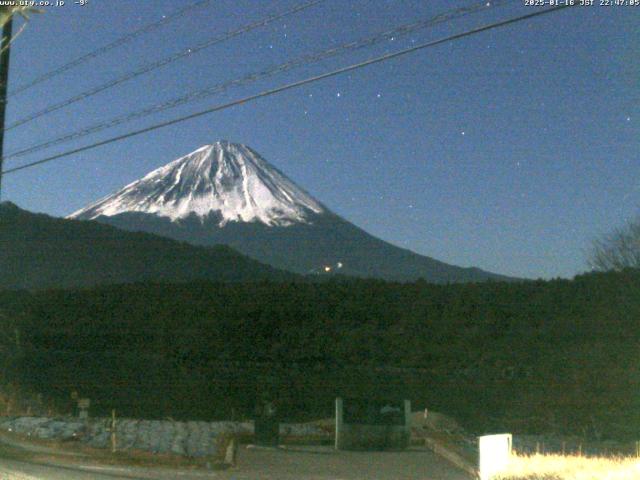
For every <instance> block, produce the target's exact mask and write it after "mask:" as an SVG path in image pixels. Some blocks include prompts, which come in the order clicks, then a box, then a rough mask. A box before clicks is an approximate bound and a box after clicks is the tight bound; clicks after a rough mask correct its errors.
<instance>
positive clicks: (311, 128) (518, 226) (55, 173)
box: [3, 0, 640, 278]
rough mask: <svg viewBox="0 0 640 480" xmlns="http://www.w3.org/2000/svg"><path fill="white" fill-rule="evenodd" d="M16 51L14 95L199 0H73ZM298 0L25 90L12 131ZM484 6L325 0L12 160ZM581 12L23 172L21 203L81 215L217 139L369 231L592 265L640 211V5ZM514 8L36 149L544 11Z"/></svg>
mask: <svg viewBox="0 0 640 480" xmlns="http://www.w3.org/2000/svg"><path fill="white" fill-rule="evenodd" d="M66 3H67V5H65V6H64V7H52V8H47V9H46V11H45V13H44V14H42V15H37V16H34V17H33V18H32V20H31V21H30V24H29V25H28V27H27V29H26V30H25V31H24V33H23V34H22V35H21V37H19V39H18V40H16V42H15V44H14V46H13V49H12V60H11V61H12V63H11V77H10V84H11V86H12V87H16V86H19V85H20V84H23V83H25V82H27V81H29V80H31V79H32V78H34V77H35V76H37V75H38V74H42V73H45V72H47V71H49V70H51V69H52V68H55V67H57V66H59V65H60V64H62V63H64V62H66V61H69V60H71V59H73V58H75V57H77V56H79V55H81V54H83V53H86V52H88V51H91V50H93V49H95V48H97V47H100V46H102V45H104V44H106V43H108V42H109V41H112V40H114V39H116V38H118V37H120V36H121V35H124V34H126V33H128V32H131V31H133V30H135V29H136V28H138V27H140V26H142V25H144V24H147V23H149V22H151V21H154V20H157V19H159V18H161V16H162V15H168V14H171V12H173V11H175V10H176V9H177V8H180V7H181V6H184V5H186V4H187V3H188V2H185V1H180V2H178V1H175V0H153V1H152V0H146V1H134V0H102V1H99V0H89V2H88V5H86V6H84V7H80V6H76V5H73V0H67V2H66ZM297 3H301V2H300V0H298V2H296V1H294V0H278V1H273V2H271V1H269V2H267V1H265V2H256V1H255V0H213V1H212V2H211V4H210V5H209V6H207V7H203V8H200V9H199V10H198V11H197V14H192V15H188V16H185V17H184V18H181V19H180V20H177V21H175V22H172V23H170V24H168V25H166V26H164V27H163V28H161V29H159V30H157V31H156V32H154V33H153V34H149V35H145V36H143V37H141V38H139V39H137V40H136V41H134V42H132V43H130V44H129V45H127V46H126V47H124V48H118V49H115V50H113V51H111V52H110V53H109V54H106V55H104V56H101V57H99V58H96V59H94V60H92V61H90V62H87V63H86V64H84V65H83V66H82V67H80V68H76V69H74V70H72V71H70V72H68V73H66V74H64V75H62V76H60V77H58V78H56V79H53V80H51V81H49V82H46V83H43V84H41V85H39V86H37V87H34V88H31V89H29V90H27V91H26V92H24V93H21V94H19V95H16V96H14V97H12V98H11V99H10V103H9V108H8V113H7V115H8V118H7V121H8V123H11V122H12V121H15V120H18V119H20V118H22V117H24V116H25V115H28V114H30V113H32V112H35V111H38V110H41V109H42V108H45V107H47V106H48V105H49V104H51V103H55V102H57V101H60V100H64V99H66V98H68V97H71V96H73V95H75V94H77V93H80V92H82V91H84V90H86V89H87V88H90V87H92V86H95V85H98V84H100V83H102V82H104V81H107V80H109V79H111V78H115V77H117V76H119V75H121V74H123V73H125V72H127V71H129V70H132V69H134V68H136V67H138V66H140V65H141V64H143V63H145V62H149V61H154V60H157V59H160V58H162V57H165V56H167V55H169V54H171V53H175V52H178V51H180V50H182V49H184V48H187V47H190V46H193V45H196V44H198V43H199V42H202V41H205V40H207V39H209V38H211V37H213V36H215V35H217V34H219V33H222V32H224V31H226V30H229V29H233V28H236V27H238V26H241V25H243V24H246V23H248V22H249V21H251V20H257V19H259V18H261V17H263V16H265V15H266V14H268V13H273V12H277V11H283V10H286V9H287V8H289V7H291V6H293V5H295V4H297ZM474 3H476V2H474V1H424V0H422V1H412V0H394V1H392V0H372V1H367V0H354V1H348V2H345V1H342V0H326V1H325V2H324V3H322V4H321V5H319V6H316V7H313V8H311V9H309V10H307V11H305V12H302V13H299V14H297V15H294V16H292V17H289V18H287V19H286V20H282V21H278V22H277V23H275V24H272V25H270V26H268V27H264V28H260V29H257V30H255V31H253V32H251V33H248V34H246V35H243V36H241V37H238V38H235V39H232V40H230V41H228V42H225V43H223V44H221V45H217V46H214V47H212V48H208V49H205V50H203V51H200V52H198V53H196V54H194V55H192V56H190V57H188V58H185V59H182V60H179V61H177V62H175V63H173V64H171V65H169V66H166V67H163V68H160V69H158V70H156V71H154V72H152V73H150V74H147V75H144V76H141V77H139V78H137V79H136V80H133V81H130V82H127V83H124V84H122V85H120V86H118V87H115V88H112V89H109V90H107V91H105V92H102V93H100V94H98V95H96V96H94V97H92V98H91V99H88V100H87V101H84V102H80V103H77V104H75V105H73V106H71V107H69V108H66V109H63V110H60V111H58V112H55V113H52V114H50V115H47V116H44V117H42V118H41V119H39V120H37V121H34V122H31V123H29V124H26V125H23V126H21V127H18V128H16V129H13V130H11V131H9V132H8V133H7V137H6V145H5V152H7V153H11V152H12V151H15V150H17V149H20V148H23V147H27V146H30V145H32V144H35V143H40V142H41V141H45V140H48V139H50V138H55V137H57V136H59V135H63V134H65V133H68V132H71V131H74V130H77V129H80V128H82V127H83V126H86V125H90V124H91V123H94V122H96V121H99V120H101V119H107V118H110V117H113V116H116V115H119V114H123V113H128V112H130V111H134V110H136V109H140V108H143V107H146V106H150V105H154V104H157V103H160V102H162V101H164V100H167V99H171V98H173V97H177V96H180V95H182V94H184V93H187V92H189V91H192V90H195V89H198V88H203V87H206V86H208V85H213V84H216V83H219V82H222V81H225V80H230V79H233V78H236V77H239V76H242V75H244V74H246V73H249V72H252V71H255V70H260V69H262V68H264V67H266V66H269V65H271V64H275V63H280V62H283V61H285V60H287V59H289V58H292V57H294V56H297V55H301V54H304V53H309V52H314V51H318V50H321V49H323V48H328V47H330V46H337V45H339V44H341V43H344V42H347V41H349V40H355V39H358V38H361V37H364V36H367V35H372V34H374V33H376V32H378V31H381V30H384V29H388V28H391V27H394V26H398V25H401V24H403V23H408V22H412V21H415V20H417V19H422V18H427V17H429V16H432V15H434V14H437V13H440V12H444V11H447V10H449V9H451V8H454V7H459V6H464V5H472V4H474ZM598 3H599V1H598V0H596V5H594V6H592V7H579V8H578V7H577V8H572V9H567V10H565V11H562V12H558V13H554V14H551V15H548V16H543V17H541V18H536V19H534V20H531V21H529V22H526V23H520V24H515V25H512V26H509V27H505V28H501V29H498V30H493V31H490V32H486V33H481V34H478V35H474V36H472V37H468V38H465V39H463V40H459V41H455V42H451V43H448V44H446V45H442V46H438V47H435V48H431V49H427V50H423V51H421V52H418V53H415V54H412V55H410V56H406V57H403V58H401V59H397V60H392V61H389V62H386V63H383V64H378V65H375V66H372V67H368V68H366V69H362V70H359V71H356V72H353V73H351V74H350V75H345V76H341V77H336V78H332V79H328V80H324V81H322V82H318V83H316V84H313V85H310V86H306V87H303V88H300V89H297V90H293V91H288V92H286V93H283V94H280V95H276V96H272V97H269V98H264V99H260V100H258V101H255V102H252V103H249V104H246V105H243V106H239V107H235V108H232V109H229V110H226V111H224V112H219V113H215V114H212V115H209V116H206V117H201V118H199V119H195V120H192V121H189V122H186V123H183V124H180V125H176V126H173V127H169V128H167V129H163V130H160V131H156V132H153V133H150V134H147V135H144V136H140V137H136V138H133V139H130V140H126V141H122V142H118V143H116V144H112V145H109V146H106V147H102V148H99V149H96V150H93V151H90V152H85V153H82V154H79V155H76V156H74V157H70V158H66V159H62V160H59V161H55V162H51V163H49V164H47V165H43V166H41V167H37V168H32V169H29V170H24V171H22V172H19V173H15V174H12V175H7V176H6V177H5V178H4V181H3V183H4V184H3V190H4V191H3V199H5V200H11V201H13V202H15V203H17V204H18V205H20V206H21V207H23V208H27V209H29V210H33V211H39V212H46V213H49V214H52V215H57V216H63V215H66V214H68V213H70V212H72V211H74V210H75V209H78V208H80V207H82V206H84V205H85V204H87V203H89V202H91V201H93V200H95V199H97V198H99V197H101V196H104V195H106V194H108V193H110V192H112V191H114V190H116V189H119V188H120V187H122V186H124V185H125V184H127V183H129V182H131V181H133V180H135V179H137V178H139V177H140V176H142V175H144V174H145V173H147V172H148V171H149V170H151V169H154V168H156V167H159V166H161V165H163V164H165V163H167V162H169V161H170V160H172V159H174V158H176V157H178V156H181V155H184V154H186V153H188V152H190V151H192V150H194V149H196V148H197V147H199V146H201V145H203V144H206V143H211V142H213V141H215V140H218V139H227V140H230V141H235V142H240V143H244V144H246V145H249V146H251V147H252V148H254V149H255V150H257V151H258V152H259V153H261V154H262V155H263V156H264V157H265V158H266V159H267V160H268V161H270V162H271V163H273V164H274V165H275V166H277V167H278V168H279V169H281V170H282V171H283V172H285V173H286V174H287V175H288V176H290V177H291V178H292V179H293V180H295V181H296V182H297V183H298V184H300V185H301V186H302V187H304V188H305V189H307V190H308V191H309V192H310V193H311V194H312V195H314V196H315V197H316V198H318V199H319V200H320V201H322V202H323V203H325V204H326V205H327V206H328V207H329V208H330V209H332V210H333V211H335V212H336V213H338V214H340V215H342V216H343V217H345V218H346V219H348V220H350V221H352V222H353V223H355V224H357V225H359V226H360V227H362V228H364V229H365V230H367V231H369V232H370V233H372V234H374V235H376V236H378V237H380V238H383V239H385V240H388V241H390V242H392V243H394V244H397V245H400V246H403V247H406V248H409V249H411V250H414V251H416V252H418V253H421V254H425V255H429V256H432V257H435V258H437V259H439V260H443V261H445V262H449V263H453V264H457V265H462V266H471V265H474V266H478V267H481V268H483V269H486V270H491V271H495V272H499V273H503V274H507V275H515V276H522V277H536V278H537V277H544V278H549V277H556V276H563V277H571V276H573V275H575V274H577V273H579V272H581V271H584V270H585V269H586V264H585V258H586V253H587V251H588V248H589V245H590V242H591V240H592V239H593V238H594V237H596V236H598V235H600V234H602V233H603V232H607V231H609V230H611V229H612V228H614V227H616V226H619V225H621V224H623V223H624V222H625V221H627V220H628V219H630V218H631V217H633V216H635V215H637V214H638V213H639V212H640V129H639V126H640V105H639V102H638V100H639V86H640V83H639V80H640V47H639V45H640V29H639V28H638V25H640V7H630V6H611V7H604V6H602V7H601V6H598V5H597V4H598ZM535 8H536V7H528V6H525V5H524V0H522V2H518V1H515V2H513V3H512V4H510V5H509V6H506V7H499V8H493V9H490V10H488V11H486V12H484V13H481V14H478V15H473V16H470V17H467V18H464V19H459V20H456V21H452V22H448V23H446V24H444V25H440V26H438V27H436V28H431V29H426V30H422V31H419V32H417V33H413V34H411V35H409V36H407V37H400V38H395V39H394V40H389V41H386V42H384V43H383V44H382V45H379V46H377V47H374V48H371V49H367V50H364V51H359V52H357V53H351V54H349V55H346V56H341V57H338V58H335V59H331V60H325V61H323V62H322V63H321V64H318V65H314V66H310V67H305V68H302V69H298V70H295V71H292V72H289V73H287V74H285V75H281V76H278V77H274V78H272V79H270V80H268V81H261V82H258V83H256V84H253V85H250V86H245V87H241V88H236V89H233V90H229V91H228V92H227V93H225V94H223V95H219V96H216V97H212V98H209V99H205V100H201V101H199V102H197V103H193V104H189V105H186V106H182V107H180V108H177V109H174V110H170V111H167V112H164V113H161V114H157V115H154V116H152V117H149V118H147V119H144V120H139V121H136V122H132V123H129V124H126V125H122V126H120V127H117V128H114V129H111V130H108V131H105V132H102V133H100V134H97V135H94V136H91V137H86V138H84V139H82V140H78V141H76V142H72V143H69V144H65V145H62V146H59V147H56V148H53V149H50V150H47V151H44V152H40V153H38V154H34V155H32V156H28V157H23V158H20V159H13V160H7V162H6V165H5V167H6V168H11V167H14V166H17V165H20V164H22V163H25V162H27V161H32V160H37V159H39V158H41V157H42V156H44V155H48V154H52V153H56V152H60V151H63V150H66V149H68V148H70V147H75V146H80V145H83V144H86V143H91V142H92V141H96V140H99V139H103V138H107V137H110V136H112V135H115V134H117V133H122V132H126V131H128V130H130V129H133V128H139V127H142V126H146V125H149V124H151V123H155V122H157V121H160V120H163V119H169V118H173V117H175V116H178V115H181V114H185V113H188V112H193V111H197V110H201V109H204V108H206V107H208V106H212V105H216V104H218V103H222V102H224V101H228V100H231V99H235V98H240V97H242V96H245V95H248V94H251V93H255V92H258V91H261V90H263V89H266V88H270V87H273V86H276V85H279V84H282V83H285V82H287V81H291V80H294V79H301V78H305V77H307V76H311V75H314V74H318V73H321V72H323V71H327V70H328V69H332V68H335V67H337V66H341V65H347V64H349V63H352V62H355V61H358V60H362V59H365V58H367V57H370V56H374V55H376V54H380V53H383V52H387V51H392V50H395V49H400V48H403V47H407V46H409V45H412V44H415V43H419V42H424V41H427V40H430V39H435V38H439V37H442V36H446V35H450V34H452V33H455V32H459V31H462V30H463V29H466V28H470V27H472V26H477V25H480V24H483V23H486V22H490V21H493V20H496V19H498V18H506V17H508V16H511V15H518V14H524V13H527V12H533V11H534V9H535Z"/></svg>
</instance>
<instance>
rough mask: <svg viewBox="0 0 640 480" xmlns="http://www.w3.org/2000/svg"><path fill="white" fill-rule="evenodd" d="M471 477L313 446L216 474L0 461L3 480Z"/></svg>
mask: <svg viewBox="0 0 640 480" xmlns="http://www.w3.org/2000/svg"><path fill="white" fill-rule="evenodd" d="M142 478H144V479H158V480H165V479H166V480H170V479H176V478H177V479H184V480H197V479H217V480H363V479H364V480H404V479H406V480H469V479H470V477H469V476H468V475H466V474H465V473H464V472H462V471H459V470H457V469H455V468H453V467H451V466H450V465H449V464H448V463H447V462H446V461H445V460H443V459H441V458H440V457H438V456H436V455H435V454H433V453H431V452H429V451H426V450H422V449H411V450H408V451H404V452H336V451H334V450H332V449H331V448H323V447H313V448H303V447H298V448H295V449H293V448H292V449H286V450H273V449H247V448H244V447H242V448H241V449H240V451H239V454H238V466H237V467H236V468H233V469H229V470H225V471H215V472H189V471H182V472H178V471H167V470H162V469H151V470H150V469H145V468H139V467H135V468H127V467H116V468H111V467H109V470H93V471H89V472H87V471H79V470H76V469H71V468H66V467H64V466H53V465H36V464H32V463H28V462H25V461H18V460H12V459H5V458H2V459H0V480H39V479H46V480H49V479H51V480H114V479H142Z"/></svg>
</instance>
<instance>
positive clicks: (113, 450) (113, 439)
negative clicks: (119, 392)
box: [111, 408, 118, 453]
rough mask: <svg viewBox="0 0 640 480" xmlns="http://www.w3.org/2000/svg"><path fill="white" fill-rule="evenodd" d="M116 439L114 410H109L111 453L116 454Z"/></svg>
mask: <svg viewBox="0 0 640 480" xmlns="http://www.w3.org/2000/svg"><path fill="white" fill-rule="evenodd" d="M117 447H118V439H117V437H116V409H115V408H114V409H113V410H111V453H116V450H117Z"/></svg>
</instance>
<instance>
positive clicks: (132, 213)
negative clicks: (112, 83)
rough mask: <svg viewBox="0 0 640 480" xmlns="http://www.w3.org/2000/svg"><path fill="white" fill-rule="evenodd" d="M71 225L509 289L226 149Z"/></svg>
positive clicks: (254, 157) (188, 158) (131, 189)
mask: <svg viewBox="0 0 640 480" xmlns="http://www.w3.org/2000/svg"><path fill="white" fill-rule="evenodd" d="M69 218H72V219H78V220H96V221H98V222H102V223H106V224H110V225H112V226H115V227H118V228H121V229H124V230H130V231H144V232H149V233H154V234H157V235H161V236H165V237H169V238H172V239H175V240H180V241H185V242H188V243H192V244H195V245H215V244H226V245H229V246H231V247H233V248H235V249H236V250H238V251H240V252H242V253H244V254H246V255H248V256H250V257H252V258H254V259H256V260H259V261H261V262H264V263H268V264H270V265H272V266H275V267H278V268H281V269H286V270H289V271H292V272H296V273H303V274H309V273H323V274H324V273H341V274H344V275H352V276H359V277H373V278H382V279H387V280H395V281H412V280H416V279H419V278H423V279H425V280H427V281H430V282H437V283H444V282H468V281H485V280H492V279H493V280H507V277H503V276H500V275H497V274H493V273H489V272H485V271H483V270H480V269H478V268H462V267H457V266H453V265H449V264H446V263H443V262H440V261H438V260H435V259H433V258H429V257H426V256H422V255H418V254H416V253H414V252H411V251H409V250H406V249H402V248H399V247H396V246H394V245H391V244H390V243H388V242H385V241H383V240H380V239H378V238H375V237H373V236H372V235H370V234H368V233H367V232H365V231H364V230H362V229H360V228H358V227H356V226H355V225H353V224H351V223H349V222H348V221H346V220H344V219H342V218H341V217H339V216H338V215H336V214H334V213H333V212H331V211H330V210H329V209H328V208H327V207H326V206H324V205H323V204H322V203H321V202H319V201H318V200H316V199H314V198H313V197H312V196H311V195H310V194H308V193H307V192H306V191H304V190H303V189H302V188H300V187H299V186H297V185H296V184H295V183H294V182H293V181H292V180H290V179H289V178H287V177H286V176H285V175H284V174H283V173H282V172H280V171H279V170H278V169H276V168H275V167H274V166H273V165H271V164H269V163H268V162H267V161H266V160H265V159H263V158H262V157H261V156H260V155H259V154H258V153H256V152H255V151H254V150H252V149H251V148H249V147H247V146H244V145H240V144H236V143H230V142H226V141H219V142H216V143H214V144H211V145H205V146H202V147H200V148H198V149H197V150H195V151H194V152H192V153H190V154H188V155H185V156H183V157H180V158H178V159H176V160H174V161H172V162H170V163H168V164H167V165H165V166H163V167H160V168H158V169H156V170H153V171H152V172H150V173H149V174H147V175H146V176H145V177H143V178H141V179H139V180H136V181H135V182H133V183H131V184H129V185H127V186H125V187H124V188H123V189H121V190H119V191H117V192H115V193H113V194H111V195H108V196H106V197H104V198H102V199H100V200H98V201H96V202H94V203H92V204H90V205H88V206H87V207H85V208H83V209H81V210H78V211H76V212H74V213H72V214H71V215H70V216H69Z"/></svg>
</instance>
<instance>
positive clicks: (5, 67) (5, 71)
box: [0, 7, 13, 199]
mask: <svg viewBox="0 0 640 480" xmlns="http://www.w3.org/2000/svg"><path fill="white" fill-rule="evenodd" d="M5 8H6V7H5ZM12 31H13V16H12V15H11V14H10V15H9V19H8V20H7V22H6V23H5V24H4V25H3V27H2V43H1V44H0V48H2V52H1V53H0V199H1V198H2V169H3V165H2V164H3V157H4V127H5V123H4V120H5V115H6V111H7V83H8V82H9V58H10V56H11V35H12Z"/></svg>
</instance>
